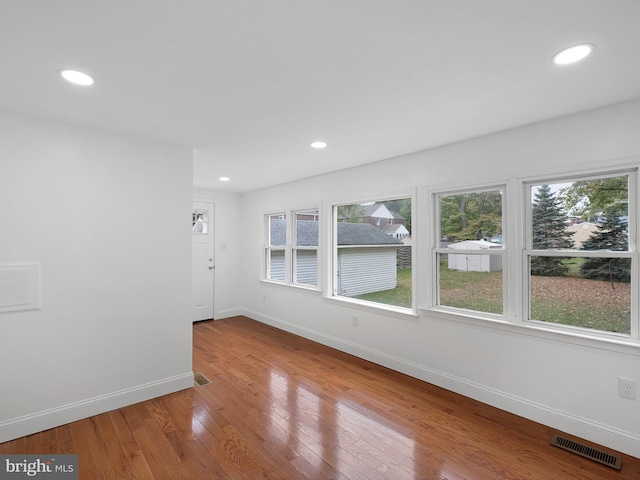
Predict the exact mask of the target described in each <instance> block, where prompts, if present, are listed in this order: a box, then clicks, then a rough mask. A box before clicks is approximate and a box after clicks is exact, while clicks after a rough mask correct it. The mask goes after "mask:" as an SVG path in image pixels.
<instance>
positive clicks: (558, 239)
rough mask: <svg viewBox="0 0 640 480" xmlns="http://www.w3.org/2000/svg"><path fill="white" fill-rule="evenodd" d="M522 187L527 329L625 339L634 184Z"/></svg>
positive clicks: (599, 181) (628, 180)
mask: <svg viewBox="0 0 640 480" xmlns="http://www.w3.org/2000/svg"><path fill="white" fill-rule="evenodd" d="M527 187H528V196H529V202H528V210H529V212H528V215H527V218H528V222H527V242H526V243H527V244H526V249H525V256H526V258H525V264H526V265H527V271H526V285H527V287H528V312H527V313H528V316H527V318H528V319H529V320H530V321H537V322H546V323H552V324H560V325H564V326H570V327H577V328H582V329H591V330H600V331H604V332H611V333H617V334H623V335H630V334H631V333H632V321H631V319H632V308H633V305H632V297H633V294H632V292H633V291H634V289H635V288H636V286H635V283H636V281H637V280H636V277H637V273H636V270H637V253H636V251H635V245H633V244H632V242H631V241H630V239H632V238H635V229H636V226H635V222H634V216H633V215H630V213H631V212H630V210H631V211H635V205H634V202H633V200H634V199H635V193H634V192H635V182H634V177H633V175H631V174H630V173H623V174H612V175H599V176H594V177H584V178H578V179H576V178H567V179H555V180H553V181H546V182H539V183H531V184H528V185H527Z"/></svg>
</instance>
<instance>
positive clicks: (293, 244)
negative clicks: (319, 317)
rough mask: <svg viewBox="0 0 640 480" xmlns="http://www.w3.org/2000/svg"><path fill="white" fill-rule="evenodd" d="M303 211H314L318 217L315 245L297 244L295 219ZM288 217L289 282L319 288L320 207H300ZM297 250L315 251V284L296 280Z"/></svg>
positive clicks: (296, 220)
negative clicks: (289, 236)
mask: <svg viewBox="0 0 640 480" xmlns="http://www.w3.org/2000/svg"><path fill="white" fill-rule="evenodd" d="M305 212H315V215H316V217H317V218H318V220H317V222H318V238H317V245H315V246H312V245H311V246H309V245H298V224H297V222H298V219H297V215H298V214H301V213H305ZM289 218H291V223H292V225H291V239H292V241H291V266H290V268H289V269H287V271H288V272H290V274H291V282H290V283H291V284H292V285H297V286H301V287H307V288H314V289H319V288H320V236H321V235H320V227H321V223H320V208H318V207H313V208H302V209H296V210H291V211H290V215H289ZM299 251H307V252H309V251H315V252H316V284H315V285H311V284H309V283H302V282H298V272H297V268H296V267H297V265H298V262H296V259H297V253H298V252H299Z"/></svg>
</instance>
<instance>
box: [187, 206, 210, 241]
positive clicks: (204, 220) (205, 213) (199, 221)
mask: <svg viewBox="0 0 640 480" xmlns="http://www.w3.org/2000/svg"><path fill="white" fill-rule="evenodd" d="M191 231H192V232H193V234H194V235H207V234H208V233H209V210H200V209H194V210H193V213H192V215H191Z"/></svg>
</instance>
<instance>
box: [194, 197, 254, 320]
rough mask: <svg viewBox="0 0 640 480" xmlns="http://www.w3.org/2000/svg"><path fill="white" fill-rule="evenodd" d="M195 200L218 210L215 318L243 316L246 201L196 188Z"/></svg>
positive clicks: (215, 227) (216, 218)
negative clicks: (243, 205) (242, 282)
mask: <svg viewBox="0 0 640 480" xmlns="http://www.w3.org/2000/svg"><path fill="white" fill-rule="evenodd" d="M193 198H194V200H203V201H207V202H212V203H213V204H214V206H215V207H214V212H215V219H214V242H215V246H214V255H215V265H216V269H215V284H214V289H215V297H214V299H213V318H214V319H219V318H227V317H233V316H235V315H242V313H243V311H242V292H241V289H240V282H241V278H242V261H243V260H242V259H243V254H242V235H243V233H242V232H243V226H242V223H241V222H242V218H241V207H242V197H241V196H240V195H239V194H237V193H226V192H218V191H215V190H208V189H203V188H195V189H194V190H193Z"/></svg>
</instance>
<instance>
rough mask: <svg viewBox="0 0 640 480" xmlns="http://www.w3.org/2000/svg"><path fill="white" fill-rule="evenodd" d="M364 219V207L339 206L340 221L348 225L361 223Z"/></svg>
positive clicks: (355, 205) (354, 205)
mask: <svg viewBox="0 0 640 480" xmlns="http://www.w3.org/2000/svg"><path fill="white" fill-rule="evenodd" d="M363 217H364V208H362V205H359V204H357V203H354V204H352V205H340V206H338V221H339V222H346V223H359V222H361V221H362V218H363Z"/></svg>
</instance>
